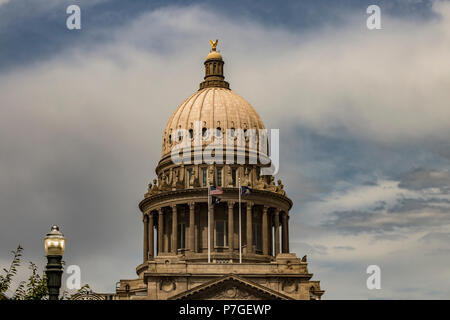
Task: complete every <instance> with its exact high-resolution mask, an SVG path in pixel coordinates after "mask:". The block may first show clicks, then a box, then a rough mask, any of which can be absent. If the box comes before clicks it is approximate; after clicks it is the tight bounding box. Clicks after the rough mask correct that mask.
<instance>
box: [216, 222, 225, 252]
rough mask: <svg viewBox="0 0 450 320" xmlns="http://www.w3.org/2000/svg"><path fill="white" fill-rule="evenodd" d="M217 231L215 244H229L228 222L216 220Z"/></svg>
mask: <svg viewBox="0 0 450 320" xmlns="http://www.w3.org/2000/svg"><path fill="white" fill-rule="evenodd" d="M215 225H216V228H215V229H216V233H215V243H216V244H215V246H216V247H226V246H228V223H227V221H225V220H216V221H215Z"/></svg>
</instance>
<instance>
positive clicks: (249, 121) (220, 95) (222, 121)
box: [162, 87, 265, 157]
mask: <svg viewBox="0 0 450 320" xmlns="http://www.w3.org/2000/svg"><path fill="white" fill-rule="evenodd" d="M196 122H200V123H201V127H202V128H207V129H215V130H220V132H221V134H225V132H226V130H235V129H242V130H247V129H256V130H258V129H264V128H265V127H264V123H263V121H262V120H261V118H260V116H259V115H258V113H257V112H256V111H255V109H254V108H253V107H252V105H251V104H250V103H249V102H248V101H247V100H245V99H244V98H242V97H241V96H240V95H238V94H237V93H235V92H234V91H232V90H230V89H228V88H222V87H206V88H204V89H200V90H199V91H197V92H196V93H194V94H193V95H192V96H190V97H189V98H187V99H186V100H185V101H184V102H183V103H181V104H180V106H179V107H178V108H177V109H176V110H175V112H174V113H173V114H172V115H171V117H170V118H169V121H168V122H167V125H166V128H165V130H164V136H163V144H162V155H163V157H164V156H165V155H167V154H168V153H170V152H171V150H172V148H173V146H174V144H173V143H172V140H173V139H172V134H173V133H174V132H175V131H176V130H177V129H185V130H193V129H194V125H195V123H196Z"/></svg>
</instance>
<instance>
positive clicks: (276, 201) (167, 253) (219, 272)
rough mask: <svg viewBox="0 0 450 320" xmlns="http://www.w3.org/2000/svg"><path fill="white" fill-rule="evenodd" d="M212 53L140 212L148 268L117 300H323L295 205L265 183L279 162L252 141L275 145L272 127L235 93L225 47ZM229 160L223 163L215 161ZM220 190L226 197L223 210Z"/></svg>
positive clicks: (172, 126) (168, 135)
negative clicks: (304, 251) (303, 250)
mask: <svg viewBox="0 0 450 320" xmlns="http://www.w3.org/2000/svg"><path fill="white" fill-rule="evenodd" d="M211 46H212V49H211V51H210V53H209V54H208V56H207V57H206V61H205V63H204V65H205V77H204V81H203V82H201V83H200V88H199V90H198V91H197V92H195V93H194V94H193V95H192V96H190V97H189V98H187V99H186V100H185V101H184V102H183V103H181V105H180V106H179V107H178V108H177V109H176V110H175V112H174V113H173V114H172V115H171V117H170V119H169V121H168V123H167V125H166V128H165V130H164V133H163V138H162V150H161V151H162V153H161V160H160V161H159V163H158V165H157V167H156V170H155V171H156V178H155V179H154V180H153V182H152V183H151V184H149V186H148V190H147V193H146V194H145V196H144V199H143V200H142V201H141V202H140V204H139V208H140V210H141V212H142V222H143V230H144V233H143V258H142V264H140V265H139V266H137V268H136V272H137V275H138V277H137V278H136V279H131V280H121V281H120V283H119V285H118V287H117V289H116V295H115V298H116V299H154V300H160V299H164V300H165V299H234V300H236V299H320V298H321V296H322V294H323V293H324V291H323V290H321V289H320V284H319V281H312V280H311V278H312V274H311V273H309V272H308V268H307V261H306V256H305V257H303V258H302V259H299V258H297V256H296V255H295V253H292V252H290V246H289V210H290V209H291V207H292V201H291V200H290V199H289V198H288V197H287V195H286V192H285V190H284V187H283V184H282V182H281V180H278V182H277V183H275V178H274V177H273V176H272V175H263V174H262V172H261V170H262V169H263V168H267V167H270V159H269V157H268V156H267V152H261V148H259V149H258V148H257V147H256V146H255V144H254V143H252V141H253V137H252V136H251V135H250V134H248V133H249V132H254V133H255V134H256V138H259V139H260V140H261V139H266V137H264V136H262V135H261V133H260V132H263V131H262V130H264V129H265V127H264V124H263V121H262V120H261V118H260V117H259V115H258V114H257V112H256V111H255V109H254V108H253V107H252V106H251V105H250V103H248V102H247V101H246V100H245V99H243V98H242V97H241V96H239V95H238V94H236V93H235V92H233V91H232V90H231V89H230V86H229V83H228V82H226V81H225V78H224V73H223V70H224V69H223V67H224V61H223V58H222V55H221V54H220V53H219V52H218V51H217V50H216V46H217V41H215V42H213V41H211ZM239 132H240V133H243V134H239ZM224 140H226V141H227V142H228V143H227V144H225V143H224ZM214 143H216V144H214ZM212 145H214V146H215V147H214V148H212V147H211V146H212ZM257 145H258V144H257ZM180 146H183V149H180ZM180 150H184V151H188V152H184V153H183V152H178V151H180ZM180 154H181V156H180ZM205 154H209V156H210V158H207V157H205ZM174 155H177V156H178V159H179V160H180V159H181V161H174ZM222 155H223V159H224V161H223V162H221V161H211V159H213V158H214V159H217V158H218V157H219V156H222ZM255 155H258V156H255ZM226 157H229V158H227V159H229V160H230V161H225V159H226ZM205 159H206V160H205ZM240 160H243V161H240ZM210 186H214V187H215V189H216V190H220V193H221V194H220V195H216V196H215V197H216V198H215V199H214V200H215V201H210V199H211V198H212V197H209V196H208V190H210V188H209V187H210ZM239 186H243V187H244V188H243V189H244V190H246V191H247V192H246V193H245V194H244V195H242V192H241V189H240V188H239ZM240 194H241V196H240ZM239 199H241V201H239Z"/></svg>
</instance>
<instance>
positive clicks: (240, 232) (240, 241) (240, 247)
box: [238, 178, 242, 263]
mask: <svg viewBox="0 0 450 320" xmlns="http://www.w3.org/2000/svg"><path fill="white" fill-rule="evenodd" d="M238 181H239V263H242V231H241V193H242V190H241V178H239V179H238Z"/></svg>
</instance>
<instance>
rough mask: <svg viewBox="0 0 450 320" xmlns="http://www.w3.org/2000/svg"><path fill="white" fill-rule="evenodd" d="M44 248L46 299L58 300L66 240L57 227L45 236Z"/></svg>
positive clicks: (54, 226)
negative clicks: (45, 259) (45, 258)
mask: <svg viewBox="0 0 450 320" xmlns="http://www.w3.org/2000/svg"><path fill="white" fill-rule="evenodd" d="M44 246H45V255H46V256H47V267H46V268H45V274H46V275H47V288H48V299H49V300H58V298H59V288H61V276H62V272H63V269H62V263H61V259H62V256H63V254H64V248H65V246H66V238H64V235H63V234H62V233H61V232H60V231H59V228H58V226H57V225H53V226H52V229H51V231H50V232H49V233H47V235H46V236H45V239H44Z"/></svg>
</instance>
